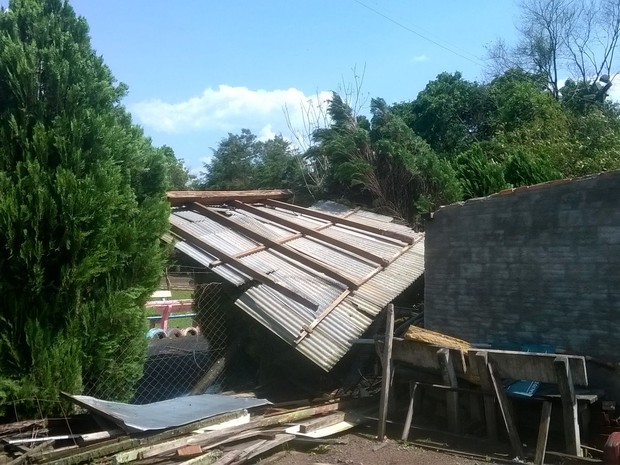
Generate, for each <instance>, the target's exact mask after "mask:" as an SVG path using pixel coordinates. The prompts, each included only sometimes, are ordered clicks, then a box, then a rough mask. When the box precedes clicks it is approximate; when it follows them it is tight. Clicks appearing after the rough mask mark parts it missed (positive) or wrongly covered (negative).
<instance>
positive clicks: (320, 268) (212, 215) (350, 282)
mask: <svg viewBox="0 0 620 465" xmlns="http://www.w3.org/2000/svg"><path fill="white" fill-rule="evenodd" d="M193 206H194V207H195V208H196V210H197V211H198V212H200V214H202V215H204V216H206V217H207V218H209V219H211V220H213V221H215V222H216V223H218V224H222V225H224V226H226V227H228V228H230V229H232V230H233V231H235V232H238V233H241V234H243V235H244V236H246V237H249V238H250V239H252V240H254V241H256V242H259V243H261V244H263V245H266V246H268V247H269V248H271V249H273V250H276V251H278V252H279V253H281V254H282V255H284V256H285V257H288V258H290V259H292V260H295V261H296V262H299V263H301V264H303V265H306V266H307V267H309V268H311V269H312V270H314V271H317V272H319V273H323V274H324V275H325V276H329V277H330V278H332V279H335V280H336V281H338V282H341V283H343V284H346V286H347V287H348V288H350V289H357V288H358V287H359V284H358V283H357V281H356V280H354V279H352V278H350V277H348V276H346V275H344V274H343V273H341V272H339V271H337V270H335V269H333V268H330V267H329V266H327V265H325V264H324V263H322V262H320V261H318V260H316V259H314V258H312V257H310V256H308V255H304V254H303V253H301V252H298V251H297V250H295V249H291V248H290V247H288V246H286V245H284V244H280V243H278V242H277V241H275V240H273V239H270V238H269V237H267V236H265V235H263V234H260V233H258V232H256V231H254V230H252V229H250V228H247V227H245V226H243V225H241V224H238V223H236V222H234V221H233V220H231V219H230V218H226V217H225V216H224V215H221V214H219V213H216V212H214V211H211V210H209V209H208V208H207V207H205V206H204V205H200V204H199V203H195V204H193Z"/></svg>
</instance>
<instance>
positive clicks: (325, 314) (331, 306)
mask: <svg viewBox="0 0 620 465" xmlns="http://www.w3.org/2000/svg"><path fill="white" fill-rule="evenodd" d="M350 293H351V291H349V290H348V289H347V290H346V291H344V292H343V293H342V294H340V295H339V296H338V297H337V298H336V300H334V301H333V302H332V303H331V304H329V306H328V307H326V308H325V309H324V310H323V311H321V313H320V314H319V315H318V316H317V317H316V318H315V319H314V320H312V322H311V323H310V324H309V325H304V327H303V328H302V330H301V331H300V333H299V336H297V339H295V344H299V343H300V342H301V341H303V340H304V339H305V338H306V336H308V334H311V333H312V331H314V328H316V327H317V326H318V325H319V323H321V321H323V320H324V319H325V318H327V317H328V316H329V314H330V313H331V312H333V311H334V309H335V308H336V307H337V306H338V305H340V304H341V303H342V301H343V300H344V299H346V298H347V297H348V296H349V294H350Z"/></svg>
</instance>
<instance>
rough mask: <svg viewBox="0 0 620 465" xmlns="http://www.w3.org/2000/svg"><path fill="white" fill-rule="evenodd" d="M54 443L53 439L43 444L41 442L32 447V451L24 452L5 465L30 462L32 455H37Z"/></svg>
mask: <svg viewBox="0 0 620 465" xmlns="http://www.w3.org/2000/svg"><path fill="white" fill-rule="evenodd" d="M54 441H55V440H54V439H49V440H47V441H45V442H42V443H41V444H39V445H38V446H36V447H33V448H32V449H29V450H28V451H26V452H24V453H23V454H22V455H20V456H19V457H17V458H16V459H13V460H11V461H10V462H8V463H7V464H6V465H19V464H21V463H23V462H25V461H26V460H30V458H31V457H32V456H33V455H36V454H37V453H39V452H41V451H42V450H44V449H46V448H48V447H50V446H51V445H52V444H54Z"/></svg>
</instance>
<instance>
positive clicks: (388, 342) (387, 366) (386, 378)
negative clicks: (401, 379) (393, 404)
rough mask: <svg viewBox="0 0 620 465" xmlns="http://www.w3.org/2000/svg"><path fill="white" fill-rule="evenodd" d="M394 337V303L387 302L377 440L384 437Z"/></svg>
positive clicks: (381, 439)
mask: <svg viewBox="0 0 620 465" xmlns="http://www.w3.org/2000/svg"><path fill="white" fill-rule="evenodd" d="M393 339H394V304H389V305H388V307H387V310H386V313H385V344H384V346H383V357H381V362H382V363H383V374H382V376H383V377H382V379H381V400H380V404H379V430H378V432H377V436H378V437H379V441H383V440H384V439H385V424H386V421H387V410H388V403H389V397H390V384H391V380H392V341H393Z"/></svg>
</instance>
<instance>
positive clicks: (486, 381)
mask: <svg viewBox="0 0 620 465" xmlns="http://www.w3.org/2000/svg"><path fill="white" fill-rule="evenodd" d="M472 362H473V363H474V364H475V365H476V369H477V370H476V371H478V374H479V376H480V386H481V387H482V393H483V395H484V418H485V421H486V425H487V436H488V437H489V439H491V440H492V441H497V410H496V408H495V396H494V395H493V385H492V383H491V379H490V377H489V370H488V369H487V356H486V353H484V352H476V354H475V355H474V356H473V360H472Z"/></svg>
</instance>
